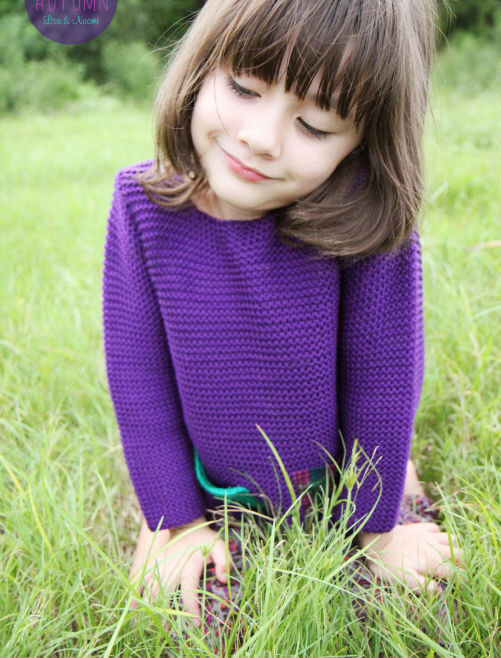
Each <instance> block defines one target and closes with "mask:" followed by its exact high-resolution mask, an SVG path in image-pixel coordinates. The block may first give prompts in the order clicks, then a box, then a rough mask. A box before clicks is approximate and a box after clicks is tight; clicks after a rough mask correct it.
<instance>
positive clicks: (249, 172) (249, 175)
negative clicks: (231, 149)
mask: <svg viewBox="0 0 501 658" xmlns="http://www.w3.org/2000/svg"><path fill="white" fill-rule="evenodd" d="M221 151H222V152H223V153H224V156H225V158H226V161H227V162H228V165H229V167H230V169H231V170H232V171H234V172H235V173H236V174H238V175H239V176H240V177H241V178H244V179H245V180H248V181H251V182H257V181H264V180H273V179H272V178H270V176H265V175H264V174H262V173H261V172H260V171H257V169H252V168H251V167H246V166H245V165H244V164H243V163H242V162H240V160H237V158H235V157H233V156H232V155H230V154H229V153H227V152H226V151H225V150H224V149H223V148H221Z"/></svg>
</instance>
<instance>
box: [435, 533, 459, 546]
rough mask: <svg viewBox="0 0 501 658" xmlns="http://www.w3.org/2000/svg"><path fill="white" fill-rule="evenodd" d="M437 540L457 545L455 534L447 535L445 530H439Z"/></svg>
mask: <svg viewBox="0 0 501 658" xmlns="http://www.w3.org/2000/svg"><path fill="white" fill-rule="evenodd" d="M438 541H440V542H441V543H442V544H452V545H453V546H458V540H457V538H456V535H448V534H447V533H446V532H441V533H440V535H438Z"/></svg>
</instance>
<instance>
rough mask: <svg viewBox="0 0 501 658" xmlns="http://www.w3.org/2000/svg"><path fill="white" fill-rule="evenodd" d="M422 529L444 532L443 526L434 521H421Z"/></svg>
mask: <svg viewBox="0 0 501 658" xmlns="http://www.w3.org/2000/svg"><path fill="white" fill-rule="evenodd" d="M419 525H420V526H421V530H426V531H427V532H442V529H441V527H440V526H439V525H438V524H437V523H434V522H433V521H426V522H425V523H420V524H419Z"/></svg>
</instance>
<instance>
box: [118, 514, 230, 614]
mask: <svg viewBox="0 0 501 658" xmlns="http://www.w3.org/2000/svg"><path fill="white" fill-rule="evenodd" d="M204 523H206V518H205V517H200V518H199V519H197V520H196V521H193V522H192V523H189V524H187V525H185V526H181V527H179V528H176V529H173V530H160V531H159V532H157V536H156V538H155V540H154V534H155V533H154V532H152V531H151V530H150V529H149V528H148V526H147V524H146V521H145V520H144V518H143V523H142V525H141V531H140V534H139V540H138V543H137V548H136V554H135V556H134V561H133V563H132V567H131V570H130V573H129V579H130V580H131V582H133V583H134V584H135V585H136V586H137V589H138V593H140V594H141V595H145V596H146V598H147V600H149V601H152V600H153V599H154V598H155V597H156V596H157V594H158V592H159V590H160V587H161V586H162V587H163V588H164V589H165V590H167V591H171V592H173V591H175V589H176V588H177V586H178V585H179V584H181V592H182V599H183V604H184V609H185V611H186V612H190V613H192V614H194V615H196V617H194V618H193V623H194V624H195V625H196V626H199V627H200V626H201V624H202V620H201V617H200V605H199V603H198V599H197V595H196V592H195V590H196V589H198V588H199V584H200V578H201V576H202V573H203V567H204V562H205V561H208V562H213V563H214V565H215V571H216V577H217V578H218V580H220V581H221V582H224V583H225V582H226V581H227V577H226V556H225V544H224V541H223V540H222V539H218V536H219V533H217V532H216V531H214V530H212V529H211V528H209V527H208V526H207V525H205V526H202V527H199V526H200V524H204ZM153 540H154V541H153ZM152 542H153V543H152ZM202 548H203V549H204V552H203V553H202ZM148 553H149V558H148ZM204 555H205V557H204ZM229 558H230V569H231V556H229ZM147 559H148V562H147V564H146V568H145V569H144V572H145V573H144V579H143V580H142V581H141V580H139V579H140V578H141V575H142V570H143V567H144V564H145V562H146V560H147ZM159 580H160V582H159ZM137 605H138V601H137V600H133V601H132V602H131V605H130V607H131V609H134V608H137Z"/></svg>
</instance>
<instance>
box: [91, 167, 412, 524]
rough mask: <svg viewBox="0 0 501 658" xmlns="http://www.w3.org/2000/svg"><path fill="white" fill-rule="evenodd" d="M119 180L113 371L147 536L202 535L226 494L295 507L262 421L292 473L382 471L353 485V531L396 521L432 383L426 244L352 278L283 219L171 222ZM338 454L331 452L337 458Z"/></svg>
mask: <svg viewBox="0 0 501 658" xmlns="http://www.w3.org/2000/svg"><path fill="white" fill-rule="evenodd" d="M150 162H151V161H147V162H142V163H139V164H138V165H135V166H131V167H127V168H125V169H122V170H121V171H119V172H118V174H117V176H116V178H115V188H114V196H113V202H112V207H111V211H110V214H109V219H108V232H107V238H106V248H105V259H104V270H103V322H104V342H105V354H106V368H107V376H108V382H109V388H110V394H111V398H112V401H113V405H114V409H115V413H116V418H117V422H118V426H119V429H120V434H121V438H122V443H123V448H124V453H125V459H126V462H127V465H128V468H129V472H130V476H131V479H132V483H133V485H134V488H135V491H136V494H137V497H138V499H139V503H140V505H141V508H142V511H143V513H144V516H145V518H146V521H147V523H148V526H149V528H150V529H152V530H153V529H155V527H156V526H157V525H158V523H159V521H160V520H161V519H162V518H163V520H162V523H161V526H160V527H161V528H168V527H173V526H178V525H181V524H185V523H188V522H190V521H192V520H194V519H195V518H197V517H199V516H202V515H203V514H204V513H205V510H206V509H207V508H208V507H210V506H211V505H212V504H213V503H214V500H213V499H212V497H211V496H210V495H209V494H207V493H206V492H205V491H204V490H203V489H202V488H201V486H200V485H199V483H198V481H197V479H196V476H195V469H194V448H195V449H196V451H197V453H198V455H199V457H200V459H201V461H202V464H203V465H204V467H205V470H206V472H207V476H208V478H209V479H210V480H211V482H212V483H214V484H215V485H217V486H220V487H233V486H239V485H240V486H244V487H247V489H249V491H250V492H251V493H256V494H259V493H264V494H265V495H266V496H267V497H268V498H269V500H270V501H271V502H272V503H273V505H274V506H275V507H276V510H277V512H279V511H280V510H282V511H283V510H284V509H286V506H288V505H289V504H290V502H291V497H290V494H289V492H288V489H287V486H286V483H285V480H284V478H283V476H282V474H281V472H280V469H279V468H278V465H277V463H276V460H275V459H274V458H273V455H272V452H271V450H270V448H269V446H268V445H267V443H266V441H265V440H264V438H263V436H262V435H261V433H260V432H259V430H258V428H257V425H259V426H260V427H261V428H262V429H263V431H264V432H265V433H266V435H267V436H268V437H269V439H270V440H271V441H272V443H273V444H274V446H275V447H276V449H277V450H278V452H279V454H280V457H281V459H282V460H283V463H284V465H285V468H286V469H287V471H288V473H289V474H290V475H291V476H292V475H293V474H294V473H297V472H298V471H304V470H305V469H314V468H317V467H319V466H322V464H324V463H325V462H329V460H328V458H327V456H326V453H325V450H327V451H328V452H329V454H330V455H332V456H333V457H335V458H338V459H341V458H342V455H343V454H344V448H343V444H342V442H341V440H340V433H341V435H342V436H343V437H344V441H345V444H346V449H347V455H348V456H349V455H350V454H351V449H352V446H353V440H354V438H357V439H358V441H359V443H360V445H361V446H362V447H363V449H364V450H365V452H366V453H367V454H368V455H370V456H373V457H374V458H375V459H379V461H378V463H377V470H378V472H379V475H380V477H381V482H382V490H381V492H379V489H378V487H377V486H376V487H375V486H374V485H377V483H378V479H377V477H376V475H375V474H374V472H372V473H370V474H369V476H368V477H367V478H366V479H365V480H363V478H362V477H360V478H359V480H360V481H361V480H363V482H361V484H360V483H359V486H358V487H357V486H355V488H354V489H353V493H354V492H357V496H356V511H355V513H354V515H353V517H352V518H353V520H358V521H360V520H361V519H362V518H365V515H367V513H368V512H370V510H371V508H372V507H373V506H374V505H375V504H376V500H377V497H378V495H379V494H380V495H381V497H380V500H379V502H378V503H377V505H376V508H375V511H374V513H373V514H372V515H371V516H370V518H369V520H368V522H367V523H366V525H365V527H364V530H366V531H368V532H386V531H389V530H391V529H392V528H393V526H394V525H395V523H396V518H397V513H398V508H399V505H400V500H401V496H402V493H403V486H404V480H405V472H406V463H407V459H408V455H409V449H410V443H411V435H412V430H413V420H414V416H415V412H416V409H417V406H418V402H419V396H420V392H421V386H422V377H423V363H424V358H423V357H424V349H423V315H422V270H421V253H420V244H419V239H418V236H417V234H416V233H414V234H413V236H412V238H411V240H410V241H409V243H408V244H407V245H405V247H403V248H402V249H400V250H399V251H398V252H396V253H394V254H391V255H378V256H371V257H368V258H365V259H363V260H361V261H359V262H357V263H355V264H351V265H350V266H348V267H345V268H340V266H339V261H338V259H336V258H325V257H324V258H318V257H315V256H318V253H317V252H315V251H314V250H313V248H311V247H306V246H305V247H304V248H303V247H301V248H299V249H298V248H297V247H291V246H287V245H285V244H284V243H283V242H282V241H281V240H280V238H279V237H278V236H277V233H276V231H275V221H276V215H275V214H273V213H269V214H267V215H265V216H263V217H261V218H259V219H255V220H251V221H239V220H221V219H216V218H214V217H211V216H210V215H207V214H205V213H203V212H201V211H199V210H197V209H196V208H194V207H190V208H189V209H187V210H172V211H171V210H166V209H165V208H162V207H160V206H159V205H157V204H154V203H152V202H151V201H149V199H148V198H147V197H146V195H145V194H144V192H143V191H142V189H141V186H140V185H139V183H137V182H136V181H135V180H134V174H135V173H136V172H138V171H144V170H145V169H147V168H148V166H149V164H150ZM322 447H323V448H324V449H325V450H324V449H323V448H322Z"/></svg>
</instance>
